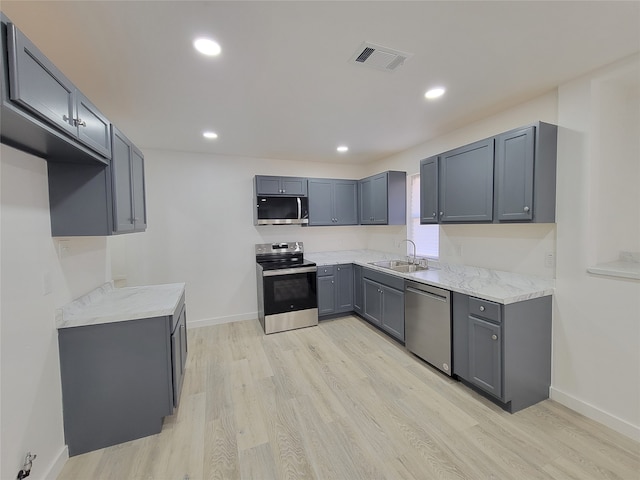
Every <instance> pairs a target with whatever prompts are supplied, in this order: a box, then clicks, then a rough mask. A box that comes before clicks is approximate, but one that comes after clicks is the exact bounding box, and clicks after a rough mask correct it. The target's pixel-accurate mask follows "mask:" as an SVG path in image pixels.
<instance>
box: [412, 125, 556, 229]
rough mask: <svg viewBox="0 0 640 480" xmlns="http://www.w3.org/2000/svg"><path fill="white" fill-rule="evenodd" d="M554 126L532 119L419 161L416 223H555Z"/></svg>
mask: <svg viewBox="0 0 640 480" xmlns="http://www.w3.org/2000/svg"><path fill="white" fill-rule="evenodd" d="M556 145H557V127H556V126H555V125H551V124H548V123H543V122H537V123H535V124H532V125H528V126H525V127H521V128H517V129H514V130H510V131H508V132H505V133H502V134H500V135H497V136H495V137H491V138H487V139H485V140H481V141H479V142H475V143H472V144H470V145H465V146H464V147H459V148H456V149H454V150H450V151H448V152H445V153H442V154H440V155H435V156H433V157H429V158H427V159H424V160H422V161H421V162H420V223H423V224H428V223H485V222H494V223H509V222H538V223H553V222H555V198H556V173H555V172H556V150H557V149H556Z"/></svg>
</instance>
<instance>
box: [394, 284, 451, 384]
mask: <svg viewBox="0 0 640 480" xmlns="http://www.w3.org/2000/svg"><path fill="white" fill-rule="evenodd" d="M404 299H405V307H404V309H405V345H406V347H407V348H408V349H409V350H410V351H411V352H413V353H415V354H416V355H417V356H419V357H420V358H422V359H423V360H426V361H427V362H429V363H430V364H431V365H433V366H434V367H436V368H438V369H440V370H442V371H443V372H444V373H446V374H447V375H451V372H452V368H451V292H450V291H449V290H443V289H442V288H437V287H432V286H430V285H424V284H421V283H416V282H409V281H407V282H405V296H404Z"/></svg>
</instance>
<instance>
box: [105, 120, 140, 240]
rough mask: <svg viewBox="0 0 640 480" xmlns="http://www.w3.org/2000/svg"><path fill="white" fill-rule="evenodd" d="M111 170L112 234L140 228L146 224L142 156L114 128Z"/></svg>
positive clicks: (135, 230) (136, 230) (134, 230)
mask: <svg viewBox="0 0 640 480" xmlns="http://www.w3.org/2000/svg"><path fill="white" fill-rule="evenodd" d="M111 170H112V171H111V179H112V182H113V185H112V188H113V214H114V215H113V218H114V228H113V231H114V233H129V232H138V231H144V230H145V229H146V226H147V213H146V203H145V191H144V157H143V156H142V152H140V150H138V149H137V148H136V147H135V146H134V145H133V144H132V143H131V141H129V139H127V137H125V136H124V135H123V134H122V132H120V131H119V130H118V129H117V128H115V127H114V129H113V160H112V163H111Z"/></svg>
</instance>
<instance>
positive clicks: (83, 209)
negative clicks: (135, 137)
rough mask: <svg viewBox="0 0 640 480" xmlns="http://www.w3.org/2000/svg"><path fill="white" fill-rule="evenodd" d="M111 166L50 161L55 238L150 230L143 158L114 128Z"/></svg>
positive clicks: (51, 205) (50, 196)
mask: <svg viewBox="0 0 640 480" xmlns="http://www.w3.org/2000/svg"><path fill="white" fill-rule="evenodd" d="M112 141H113V158H112V160H111V164H110V165H107V166H104V165H77V164H74V163H62V162H49V163H48V164H47V168H48V172H49V175H48V180H49V208H50V213H51V234H52V235H53V236H56V237H68V236H84V235H86V236H104V235H113V234H117V233H132V232H141V231H144V230H145V229H146V226H147V221H146V203H145V186H144V185H145V181H144V157H143V155H142V152H140V150H138V149H137V148H136V147H135V146H134V145H133V144H132V143H131V142H130V141H129V140H128V139H127V137H125V136H124V135H123V134H122V132H120V131H119V130H118V129H117V128H113V139H112Z"/></svg>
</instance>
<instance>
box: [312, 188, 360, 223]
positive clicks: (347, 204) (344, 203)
mask: <svg viewBox="0 0 640 480" xmlns="http://www.w3.org/2000/svg"><path fill="white" fill-rule="evenodd" d="M309 202H311V199H309ZM333 206H334V218H335V219H336V221H335V222H334V224H335V225H357V224H358V182H357V181H356V180H335V181H334V185H333ZM309 208H311V206H309ZM309 215H311V212H309Z"/></svg>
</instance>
